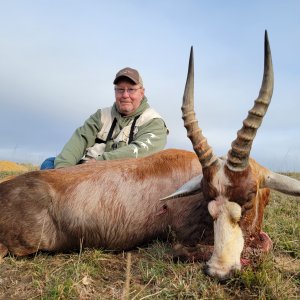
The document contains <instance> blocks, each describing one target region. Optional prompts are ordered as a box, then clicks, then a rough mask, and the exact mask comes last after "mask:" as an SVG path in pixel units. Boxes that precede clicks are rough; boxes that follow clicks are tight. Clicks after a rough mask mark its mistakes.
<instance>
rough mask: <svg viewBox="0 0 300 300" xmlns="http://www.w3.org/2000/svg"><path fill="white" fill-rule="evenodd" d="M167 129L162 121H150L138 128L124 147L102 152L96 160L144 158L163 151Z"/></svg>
mask: <svg viewBox="0 0 300 300" xmlns="http://www.w3.org/2000/svg"><path fill="white" fill-rule="evenodd" d="M167 135H168V129H167V127H166V125H165V123H164V121H163V120H162V119H158V118H157V119H152V120H150V121H149V122H147V123H145V124H143V125H142V126H140V127H138V132H137V133H136V134H135V135H134V139H133V141H132V142H131V143H130V144H129V145H126V146H124V147H121V148H118V149H116V150H113V151H110V152H104V153H103V154H102V155H100V156H99V157H98V158H97V160H112V159H122V158H137V157H144V156H148V155H150V154H153V153H155V152H158V151H160V150H163V149H164V147H165V145H166V143H167Z"/></svg>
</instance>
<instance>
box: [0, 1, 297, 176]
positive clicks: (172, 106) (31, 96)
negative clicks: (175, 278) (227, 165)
mask: <svg viewBox="0 0 300 300" xmlns="http://www.w3.org/2000/svg"><path fill="white" fill-rule="evenodd" d="M265 29H267V30H268V34H269V39H270V44H271V49H272V56H273V64H274V72H275V88H274V93H273V98H272V102H271V105H270V107H269V110H268V113H267V115H266V116H265V118H264V122H263V124H262V126H261V128H260V129H259V131H258V133H257V136H256V139H255V141H254V143H253V149H252V152H251V156H252V157H253V158H254V159H256V160H257V161H258V162H259V163H261V164H262V165H264V166H266V167H268V168H270V169H272V170H274V171H300V138H299V137H300V118H299V108H300V89H299V83H300V59H299V53H300V38H299V37H300V1H298V0H297V1H296V0H295V1H288V0H287V1H277V0H273V1H271V0H265V1H264V0H260V1H258V0H257V1H233V0H232V1H231V0H229V1H200V0H185V1H176V0H175V1H174V0H173V1H171V0H152V1H134V0H132V1H121V0H120V1H117V0H116V1H88V0H87V1H71V0H60V1H57V0H51V1H50V0H49V1H46V0H44V1H43V0H40V1H38V0H36V1H29V0H23V1H21V0H19V1H17V0H15V1H14V0H10V1H8V0H7V1H4V0H0V136H1V142H0V160H4V159H5V160H12V161H19V162H33V163H40V162H41V161H42V160H43V159H44V158H46V157H48V156H55V155H57V154H58V153H59V152H60V150H61V149H62V147H63V146H64V144H65V143H66V142H67V140H68V139H69V137H70V136H71V135H72V133H73V131H74V130H75V129H76V128H77V127H79V126H80V125H82V124H83V122H84V121H85V120H86V119H87V118H88V117H89V116H90V115H91V114H92V113H94V112H95V111H96V110H97V109H98V108H101V107H106V106H110V105H111V104H112V103H113V101H114V93H113V85H112V81H113V78H114V76H115V74H116V72H117V71H118V70H119V69H121V68H123V67H126V66H130V67H133V68H136V69H138V70H139V71H140V73H141V75H142V77H143V80H144V84H145V88H146V95H147V97H148V99H149V102H150V104H151V106H152V107H154V108H155V109H156V110H158V111H159V112H160V114H161V115H162V116H163V117H164V119H165V121H166V123H167V125H168V128H169V130H170V135H169V140H168V145H167V147H168V148H182V149H189V150H191V149H192V147H191V144H190V141H189V140H188V138H187V137H186V132H185V129H184V127H183V122H182V120H181V110H180V107H181V101H182V95H183V89H184V84H185V79H186V73H187V64H188V55H189V51H190V47H191V45H193V47H194V56H195V105H196V113H197V117H198V121H199V125H200V127H201V128H202V130H203V134H204V135H205V136H206V137H207V138H208V141H209V144H210V145H211V146H213V148H214V151H215V153H216V154H217V155H224V154H226V153H227V151H228V149H229V147H230V144H231V142H232V140H233V139H235V137H236V132H237V130H238V129H240V127H241V126H242V120H243V119H244V118H245V117H246V115H247V112H248V110H249V109H251V108H252V106H253V101H254V99H256V97H257V95H258V92H259V88H260V85H261V80H262V73H263V38H264V30H265Z"/></svg>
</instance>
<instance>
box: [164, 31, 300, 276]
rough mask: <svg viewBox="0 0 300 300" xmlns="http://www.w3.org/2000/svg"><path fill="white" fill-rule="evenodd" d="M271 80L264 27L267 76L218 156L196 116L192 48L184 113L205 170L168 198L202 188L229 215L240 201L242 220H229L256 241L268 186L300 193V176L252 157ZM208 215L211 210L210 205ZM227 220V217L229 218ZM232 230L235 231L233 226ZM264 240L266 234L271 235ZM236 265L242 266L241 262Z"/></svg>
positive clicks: (220, 248)
mask: <svg viewBox="0 0 300 300" xmlns="http://www.w3.org/2000/svg"><path fill="white" fill-rule="evenodd" d="M273 84H274V76H273V66H272V58H271V50H270V45H269V40H268V35H267V32H265V50H264V75H263V80H262V85H261V89H260V92H259V95H258V97H257V99H256V100H255V102H254V106H253V108H252V109H251V110H250V111H249V112H248V116H247V117H246V119H245V120H244V121H243V126H242V128H241V129H240V130H239V131H238V133H237V137H236V139H235V140H234V141H233V142H232V144H231V148H230V150H229V151H228V154H227V156H226V157H217V156H216V155H215V154H214V152H213V149H212V147H211V146H209V144H208V142H207V139H206V138H205V137H204V136H203V134H202V130H201V129H200V128H199V126H198V121H197V119H196V116H195V111H194V58H193V48H191V52H190V59H189V67H188V75H187V81H186V86H185V91H184V96H183V105H182V118H183V120H184V126H185V128H186V130H187V136H188V137H189V139H190V140H191V142H192V145H193V148H194V151H195V153H196V155H197V156H198V159H199V161H200V164H201V166H202V170H203V174H200V175H199V176H197V177H195V178H194V179H192V180H191V181H190V182H188V183H186V184H185V185H184V186H183V187H181V188H180V189H179V190H178V191H176V192H175V193H174V194H172V195H170V196H168V197H166V198H164V199H172V198H179V197H182V196H187V195H190V194H195V193H202V194H203V198H204V199H205V200H206V201H207V203H210V202H211V201H214V203H217V205H218V207H221V206H223V209H220V211H221V212H222V211H227V215H229V216H230V212H228V210H230V207H231V206H230V205H228V203H230V202H234V203H235V204H238V205H239V206H241V208H242V215H241V220H239V218H238V219H235V221H233V222H231V223H232V228H234V227H235V226H240V227H241V229H242V231H241V232H243V236H244V238H245V242H248V241H251V240H252V241H253V240H255V238H257V240H258V239H259V238H258V235H259V234H260V233H262V232H261V224H262V215H263V209H264V207H265V205H266V202H267V199H268V193H269V190H268V188H270V189H274V190H277V191H279V192H282V193H286V194H289V195H296V196H300V182H299V181H297V180H295V179H292V178H289V177H287V176H283V175H279V174H276V173H274V172H272V171H270V170H268V169H266V168H264V167H262V166H260V165H259V164H258V163H256V162H255V161H254V160H253V159H250V158H249V156H250V151H251V147H252V143H253V140H254V138H255V135H256V132H257V130H258V128H259V127H260V125H261V123H262V120H263V117H264V115H265V113H266V112H267V109H268V106H269V104H270V101H271V98H272V93H273ZM263 193H264V194H265V195H264V197H262V194H263ZM263 199H264V200H263ZM261 202H263V203H261ZM214 205H215V204H214ZM233 207H235V206H233ZM235 210H236V207H235ZM208 213H209V212H208ZM210 214H211V215H212V213H211V210H210ZM233 214H234V212H233ZM212 216H213V215H212ZM217 218H218V217H217ZM222 218H223V217H222ZM223 219H224V220H226V218H223ZM227 219H228V218H227ZM229 219H230V218H229ZM216 221H217V219H216V218H215V217H214V222H216ZM229 222H230V221H229ZM215 225H216V224H214V230H216V226H215ZM221 227H222V226H220V224H218V228H221ZM227 227H228V226H227ZM227 227H226V228H227ZM228 230H229V231H228V232H227V233H224V234H225V236H227V237H229V238H230V237H231V236H232V234H231V232H230V230H231V229H228ZM232 232H236V231H235V230H233V231H232ZM217 236H220V234H217ZM217 236H216V232H215V234H214V237H215V241H214V244H215V248H216V246H217V248H218V253H219V254H218V255H221V254H222V251H223V252H224V251H227V252H228V251H229V252H230V251H231V250H230V247H229V248H228V244H226V243H225V244H226V246H224V245H225V244H223V245H222V244H220V243H221V241H220V240H216V238H217ZM264 237H265V236H264ZM266 239H268V237H267V235H266ZM223 240H224V238H222V243H223V242H224V241H223ZM260 240H261V237H260ZM235 246H236V245H235V243H233V244H232V247H235ZM267 247H268V246H267ZM242 248H243V247H241V250H242ZM240 252H241V251H240ZM232 253H236V251H232ZM214 254H215V252H214V253H213V256H214ZM227 254H228V253H227ZM227 254H226V255H227ZM240 254H241V253H239V255H240ZM230 255H231V254H230V253H229V256H230ZM213 258H215V257H212V258H211V260H210V262H212V260H213V261H216V260H214V259H213ZM233 261H235V263H234V264H232V265H228V266H226V265H225V263H224V265H223V266H221V267H222V268H223V270H222V271H221V272H219V271H218V270H216V269H213V267H212V266H211V265H212V264H210V262H209V263H208V269H209V270H208V273H209V274H212V275H215V276H217V277H224V275H226V274H228V273H229V272H230V271H231V270H232V269H234V268H235V265H236V260H233ZM222 268H221V269H222ZM236 268H237V269H238V268H239V266H237V267H236Z"/></svg>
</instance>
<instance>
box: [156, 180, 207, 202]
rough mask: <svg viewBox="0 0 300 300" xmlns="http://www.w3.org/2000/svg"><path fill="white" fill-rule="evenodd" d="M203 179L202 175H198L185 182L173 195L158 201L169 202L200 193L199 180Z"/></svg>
mask: <svg viewBox="0 0 300 300" xmlns="http://www.w3.org/2000/svg"><path fill="white" fill-rule="evenodd" d="M202 178H203V175H202V174H201V175H198V176H195V177H193V178H192V179H190V180H189V181H188V182H186V183H185V184H184V185H183V186H181V187H180V188H179V189H178V190H177V191H176V192H175V193H173V194H171V195H168V196H166V197H164V198H161V199H160V200H161V201H163V200H170V199H176V198H181V197H185V196H191V195H195V194H198V193H200V192H201V191H202V189H201V184H200V183H201V180H202Z"/></svg>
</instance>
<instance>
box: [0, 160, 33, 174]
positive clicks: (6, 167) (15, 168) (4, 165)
mask: <svg viewBox="0 0 300 300" xmlns="http://www.w3.org/2000/svg"><path fill="white" fill-rule="evenodd" d="M27 171H28V168H27V167H25V166H22V165H20V164H18V163H15V162H12V161H6V160H0V172H27Z"/></svg>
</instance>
